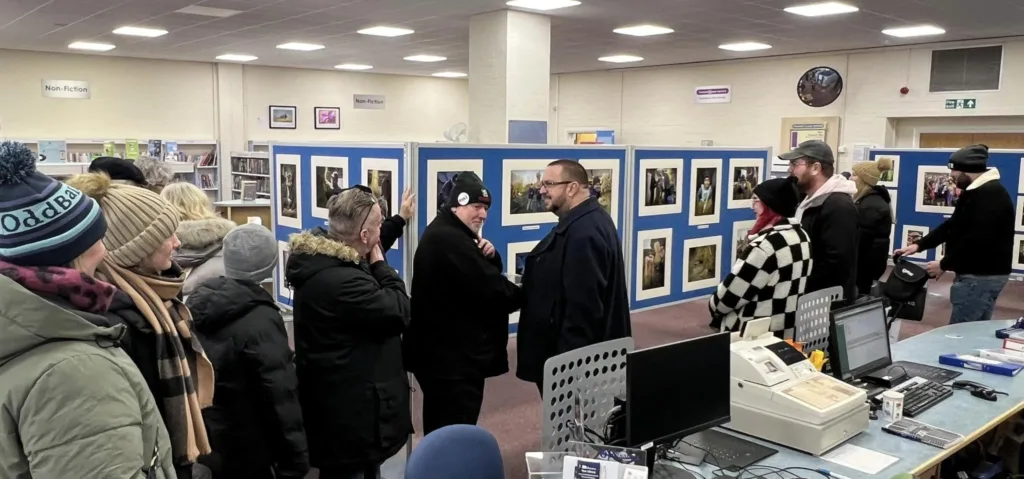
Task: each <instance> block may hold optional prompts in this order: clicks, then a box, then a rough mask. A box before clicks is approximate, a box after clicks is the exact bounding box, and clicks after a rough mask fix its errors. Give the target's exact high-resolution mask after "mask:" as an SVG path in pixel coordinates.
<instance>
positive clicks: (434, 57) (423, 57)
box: [404, 55, 448, 63]
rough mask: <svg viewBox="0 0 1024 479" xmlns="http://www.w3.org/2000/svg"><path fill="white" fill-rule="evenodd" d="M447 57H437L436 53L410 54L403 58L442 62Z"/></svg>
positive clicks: (411, 60)
mask: <svg viewBox="0 0 1024 479" xmlns="http://www.w3.org/2000/svg"><path fill="white" fill-rule="evenodd" d="M447 59H448V58H446V57H439V56H437V55H412V56H408V57H405V58H404V60H405V61H409V62H424V63H433V62H443V61H445V60H447Z"/></svg>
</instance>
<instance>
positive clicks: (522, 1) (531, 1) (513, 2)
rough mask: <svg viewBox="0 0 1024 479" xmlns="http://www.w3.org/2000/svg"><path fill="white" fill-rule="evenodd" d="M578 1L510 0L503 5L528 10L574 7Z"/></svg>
mask: <svg viewBox="0 0 1024 479" xmlns="http://www.w3.org/2000/svg"><path fill="white" fill-rule="evenodd" d="M579 4H580V2H578V1H577V0H510V1H508V2H505V5H508V6H510V7H515V8H525V9H528V10H540V11H548V10H558V9H559V8H567V7H575V6H577V5H579Z"/></svg>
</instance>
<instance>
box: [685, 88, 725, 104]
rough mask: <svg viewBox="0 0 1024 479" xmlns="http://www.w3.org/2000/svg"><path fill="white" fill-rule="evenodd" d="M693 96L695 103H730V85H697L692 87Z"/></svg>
mask: <svg viewBox="0 0 1024 479" xmlns="http://www.w3.org/2000/svg"><path fill="white" fill-rule="evenodd" d="M693 96H694V100H695V101H696V102H697V103H731V102H732V86H730V85H715V86H699V87H697V88H695V89H694V91H693Z"/></svg>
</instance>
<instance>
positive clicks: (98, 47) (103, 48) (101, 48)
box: [68, 42, 115, 52]
mask: <svg viewBox="0 0 1024 479" xmlns="http://www.w3.org/2000/svg"><path fill="white" fill-rule="evenodd" d="M68 48H70V49H72V50H89V51H93V52H107V51H110V50H113V49H114V48H115V47H114V46H113V45H111V44H109V43H92V42H75V43H72V44H70V45H68Z"/></svg>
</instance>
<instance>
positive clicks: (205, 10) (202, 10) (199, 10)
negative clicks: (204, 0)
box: [175, 5, 242, 18]
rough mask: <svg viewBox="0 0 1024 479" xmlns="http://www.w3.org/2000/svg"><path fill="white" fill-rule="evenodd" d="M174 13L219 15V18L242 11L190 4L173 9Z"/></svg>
mask: <svg viewBox="0 0 1024 479" xmlns="http://www.w3.org/2000/svg"><path fill="white" fill-rule="evenodd" d="M175 13H185V14H188V15H202V16H204V17H220V18H224V17H230V16H232V15H238V14H239V13H242V12H241V11H240V10H228V9H226V8H213V7H203V6H199V5H192V6H190V7H185V8H182V9H180V10H175Z"/></svg>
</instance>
